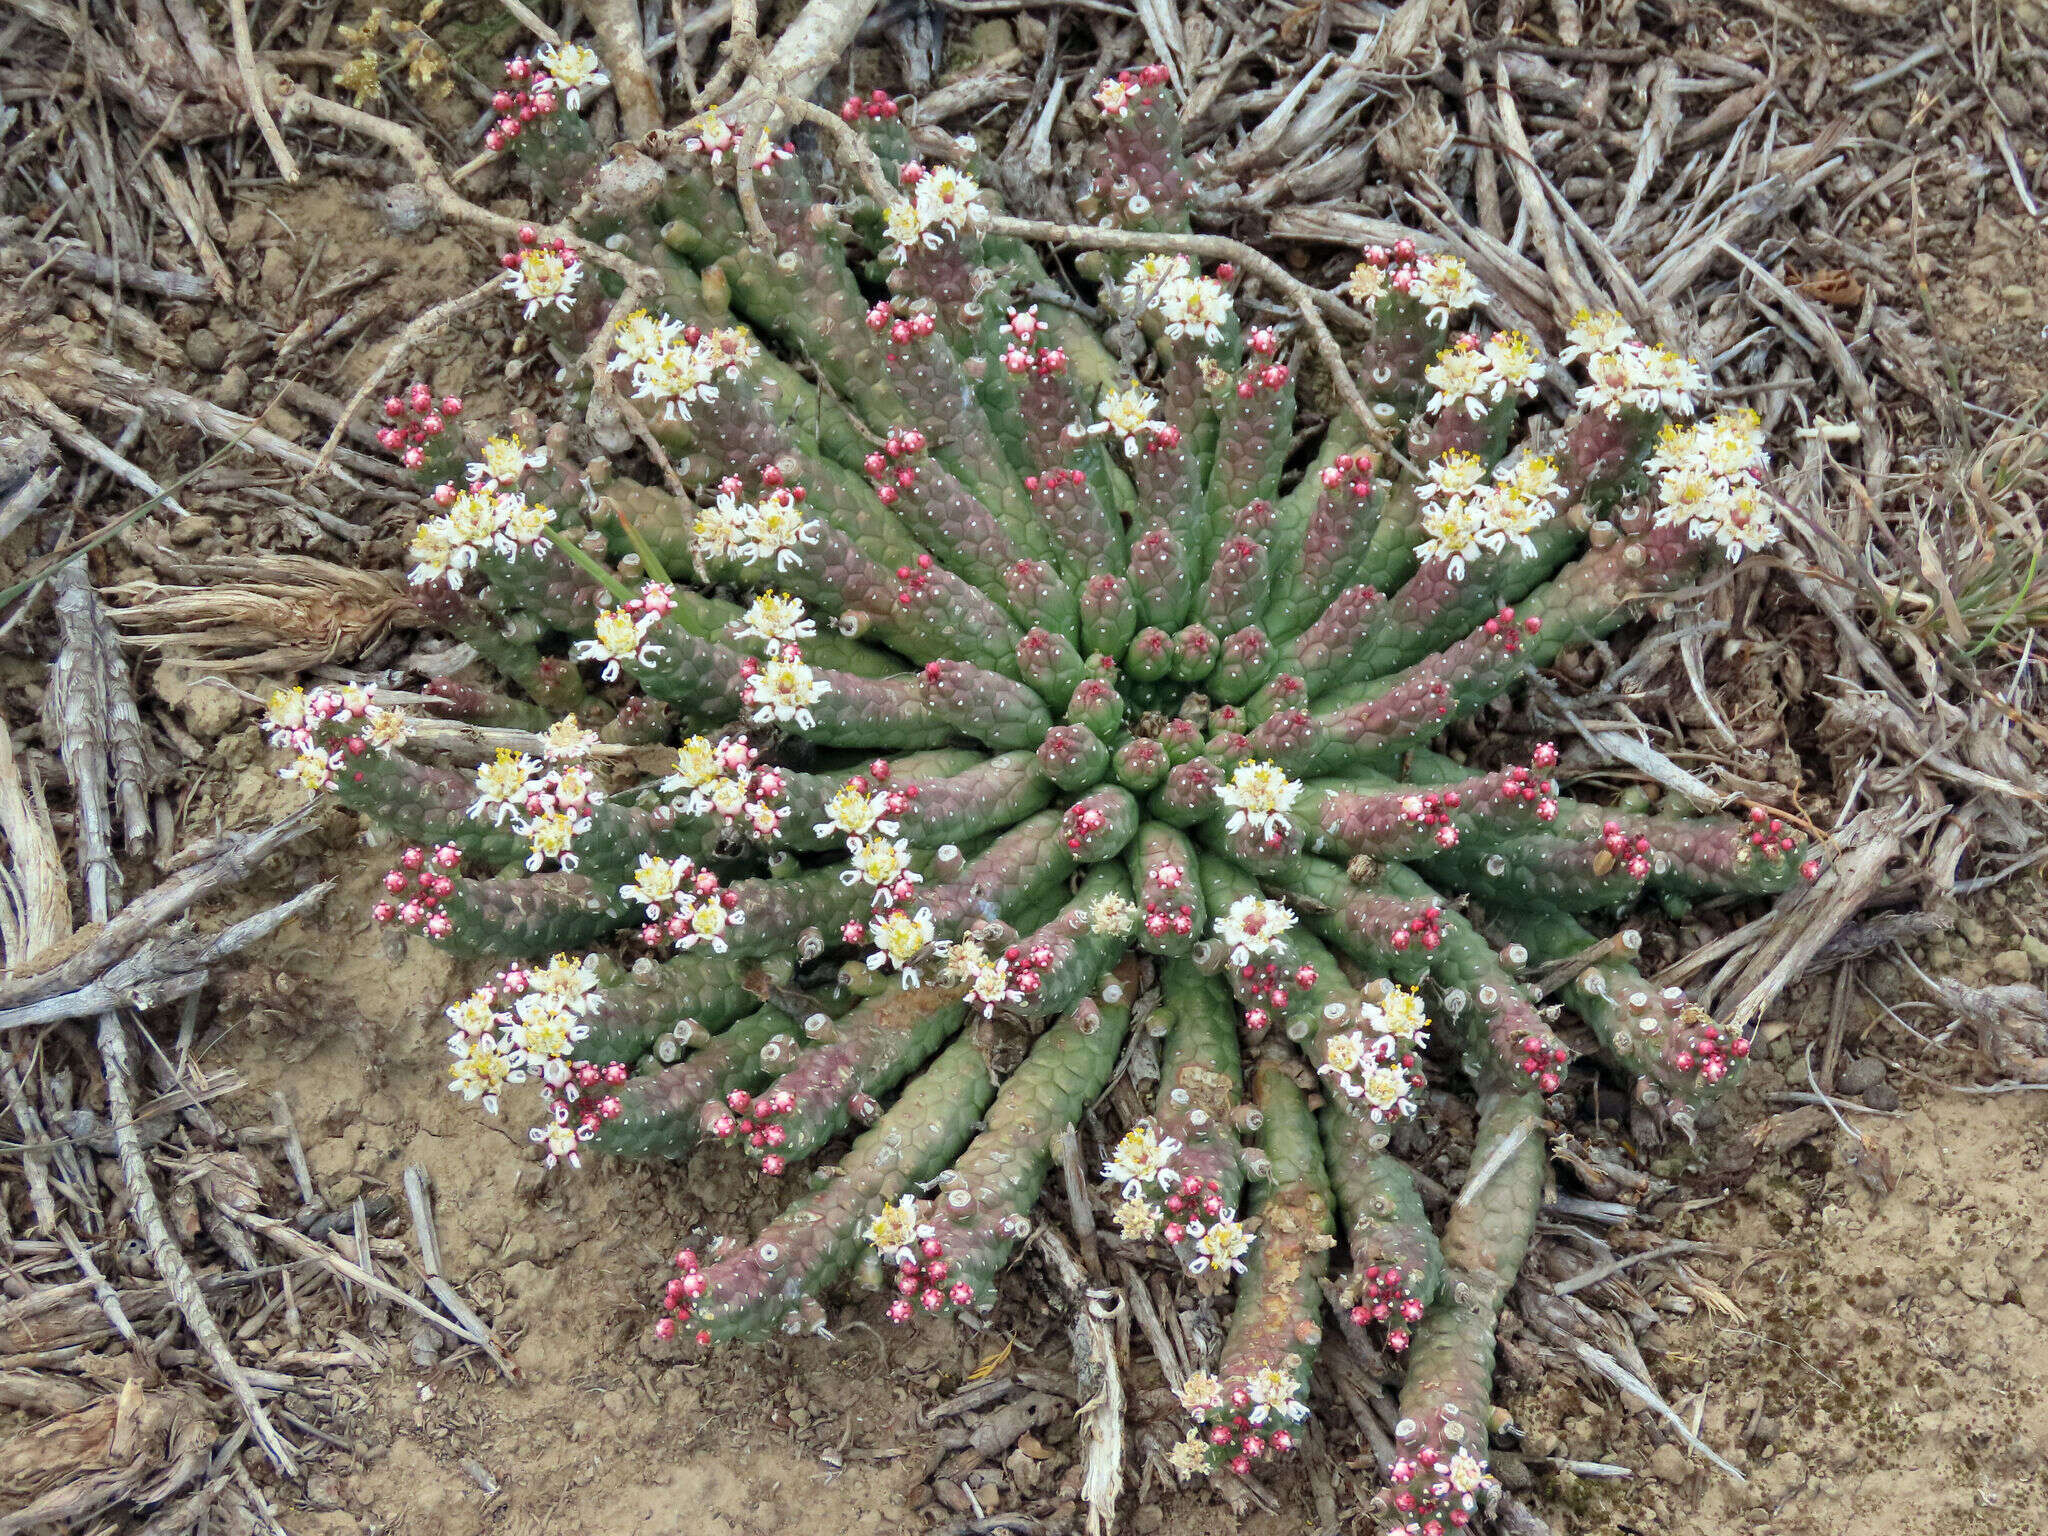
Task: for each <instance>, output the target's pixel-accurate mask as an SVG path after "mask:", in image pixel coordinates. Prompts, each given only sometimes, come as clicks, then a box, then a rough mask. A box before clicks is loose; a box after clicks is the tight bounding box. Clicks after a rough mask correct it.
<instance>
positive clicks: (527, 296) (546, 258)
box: [505, 240, 583, 320]
mask: <svg viewBox="0 0 2048 1536" xmlns="http://www.w3.org/2000/svg"><path fill="white" fill-rule="evenodd" d="M506 261H507V263H508V265H507V266H506V268H505V286H506V287H507V288H509V289H510V290H511V291H512V297H513V299H514V300H516V301H517V302H518V304H519V306H520V312H521V313H522V314H524V315H525V316H526V318H527V319H529V320H531V319H533V318H534V316H536V315H538V314H539V313H540V312H541V311H542V310H544V309H555V310H562V311H564V312H566V311H568V310H570V309H573V308H575V306H576V287H577V285H578V284H579V283H581V282H582V281H583V262H582V260H581V259H580V258H579V257H578V256H577V255H576V253H575V252H574V251H573V250H571V249H570V248H569V245H568V243H567V242H566V241H563V240H556V241H554V242H553V243H552V244H546V245H540V244H536V245H529V246H527V247H526V248H525V249H524V250H522V251H520V252H519V253H518V255H517V256H508V257H507V258H506Z"/></svg>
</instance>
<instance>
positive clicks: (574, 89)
mask: <svg viewBox="0 0 2048 1536" xmlns="http://www.w3.org/2000/svg"><path fill="white" fill-rule="evenodd" d="M533 58H534V62H535V63H537V64H539V65H540V67H541V68H542V69H544V70H546V71H547V78H548V79H549V80H552V81H553V82H554V94H555V95H557V96H559V97H560V98H561V99H562V103H563V105H564V106H566V107H568V109H569V110H570V111H571V112H581V111H582V110H583V102H584V98H585V96H586V94H587V95H588V96H589V97H590V98H591V99H593V100H595V99H596V96H597V93H598V92H599V91H600V90H602V89H604V87H606V86H608V85H610V84H611V83H612V81H611V76H609V75H607V74H606V73H605V72H604V61H603V60H602V59H600V58H599V57H598V56H597V54H596V53H595V52H593V51H592V50H591V49H588V48H585V47H584V46H583V45H582V44H581V43H542V44H541V45H540V47H539V48H537V49H535V50H534V55H533ZM532 88H533V89H534V90H535V91H536V92H538V91H541V90H542V89H544V87H543V85H542V83H541V82H540V81H539V80H536V81H534V83H533V87H532Z"/></svg>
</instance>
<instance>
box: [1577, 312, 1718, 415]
mask: <svg viewBox="0 0 2048 1536" xmlns="http://www.w3.org/2000/svg"><path fill="white" fill-rule="evenodd" d="M1565 340H1566V341H1567V342H1568V343H1569V345H1568V346H1566V347H1565V349H1564V351H1562V352H1560V353H1559V354H1558V361H1559V362H1563V363H1574V362H1579V363H1583V364H1584V365H1585V370H1586V376H1587V379H1588V382H1587V383H1586V384H1584V385H1583V386H1581V387H1580V389H1579V394H1578V402H1579V404H1580V405H1582V406H1584V407H1585V408H1586V409H1588V410H1598V411H1605V412H1606V413H1607V414H1608V415H1610V416H1617V415H1619V414H1620V413H1621V411H1622V409H1623V408H1624V407H1626V408H1628V409H1630V410H1637V411H1666V412H1668V413H1670V414H1671V415H1673V416H1690V415H1691V414H1692V413H1693V409H1694V400H1695V399H1696V398H1697V396H1698V395H1699V394H1700V392H1701V391H1702V390H1704V389H1705V388H1706V387H1707V376H1706V372H1705V370H1703V369H1702V368H1701V367H1700V365H1699V364H1698V363H1696V362H1694V361H1693V360H1692V359H1691V358H1689V357H1686V356H1683V355H1682V354H1680V353H1677V352H1674V351H1672V350H1671V349H1670V348H1669V347H1665V346H1649V345H1647V344H1645V343H1644V342H1643V341H1641V340H1640V339H1638V338H1637V336H1636V333H1635V329H1634V328H1633V327H1632V326H1631V325H1630V324H1629V323H1628V321H1626V320H1624V319H1623V318H1622V317H1621V316H1620V315H1619V314H1616V313H1615V312H1614V311H1613V310H1611V309H1610V310H1601V311H1599V312H1597V313H1596V312H1594V311H1591V310H1584V309H1582V310H1580V311H1579V312H1578V314H1577V315H1576V316H1574V317H1573V319H1572V325H1571V329H1570V330H1568V331H1566V332H1565Z"/></svg>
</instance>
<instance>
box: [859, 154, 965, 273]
mask: <svg viewBox="0 0 2048 1536" xmlns="http://www.w3.org/2000/svg"><path fill="white" fill-rule="evenodd" d="M906 173H907V174H908V175H910V176H911V177H913V178H914V179H913V180H912V182H911V189H910V196H909V197H908V198H905V199H904V200H902V201H900V202H896V203H892V204H890V206H889V209H888V212H887V213H885V214H884V215H883V218H882V227H883V231H884V233H886V234H887V235H888V237H889V243H888V245H887V246H885V247H884V248H883V251H882V255H883V257H884V258H885V259H886V260H889V261H893V262H904V261H908V260H909V259H910V253H911V252H912V251H913V250H916V249H918V248H919V247H923V248H924V249H925V250H928V251H936V250H939V249H941V248H942V247H944V246H945V245H946V244H947V242H949V241H952V240H956V239H958V238H959V237H961V236H962V235H966V234H972V233H974V232H976V231H978V230H980V229H981V228H982V226H983V225H985V224H986V223H987V222H988V208H987V206H986V205H985V204H983V202H982V201H981V185H980V183H979V182H977V181H976V180H975V179H974V178H973V177H972V176H969V175H968V174H967V173H966V172H965V171H958V170H955V169H954V168H953V167H952V166H950V165H941V166H934V167H929V168H927V167H925V166H922V165H917V164H915V163H913V164H912V165H911V166H908V167H906Z"/></svg>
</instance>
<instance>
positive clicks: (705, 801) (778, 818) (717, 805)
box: [661, 736, 789, 841]
mask: <svg viewBox="0 0 2048 1536" xmlns="http://www.w3.org/2000/svg"><path fill="white" fill-rule="evenodd" d="M759 757H760V754H759V753H757V752H756V751H755V750H754V748H753V745H752V744H751V743H750V742H748V740H747V739H746V738H745V737H744V736H722V737H720V738H719V739H718V740H717V741H715V742H714V741H712V740H711V739H710V738H709V737H707V736H692V737H691V738H690V739H689V740H687V741H685V742H684V743H683V744H682V745H681V746H680V747H678V748H676V765H675V771H674V772H673V773H671V774H669V775H668V776H667V777H666V778H664V779H663V780H662V781H661V788H662V791H663V793H665V794H670V795H676V796H680V797H682V798H681V799H679V800H678V802H677V804H678V805H679V806H680V808H681V809H683V810H685V811H688V812H689V813H690V814H691V815H692V816H716V817H718V818H719V819H720V820H721V821H723V822H725V823H726V825H728V826H734V825H738V826H744V827H745V828H746V829H747V830H748V831H749V832H751V833H752V834H753V835H754V836H755V837H758V838H761V839H762V840H764V841H766V840H768V839H771V838H773V837H774V836H775V834H776V833H777V832H779V831H781V829H782V819H783V817H785V816H787V815H788V814H789V807H788V806H787V805H784V804H782V803H781V799H782V791H783V787H784V784H783V777H782V771H781V770H780V769H779V768H774V767H766V768H764V767H762V766H761V765H760V762H759Z"/></svg>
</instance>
